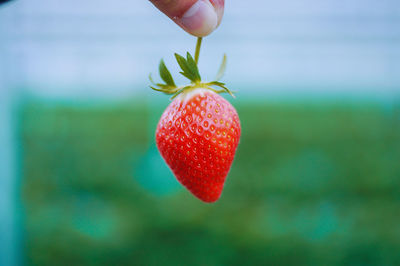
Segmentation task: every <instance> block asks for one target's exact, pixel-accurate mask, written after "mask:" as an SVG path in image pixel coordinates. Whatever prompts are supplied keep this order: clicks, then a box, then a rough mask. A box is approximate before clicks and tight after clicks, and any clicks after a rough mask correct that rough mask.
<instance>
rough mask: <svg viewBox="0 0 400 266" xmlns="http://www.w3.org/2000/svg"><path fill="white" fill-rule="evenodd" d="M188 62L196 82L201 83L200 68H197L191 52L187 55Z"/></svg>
mask: <svg viewBox="0 0 400 266" xmlns="http://www.w3.org/2000/svg"><path fill="white" fill-rule="evenodd" d="M186 61H187V63H188V66H189V68H190V71H192V73H193V75H194V77H195V78H196V81H200V80H201V77H200V73H199V68H198V67H197V64H196V61H194V59H193V57H192V56H191V55H190V53H189V52H187V53H186Z"/></svg>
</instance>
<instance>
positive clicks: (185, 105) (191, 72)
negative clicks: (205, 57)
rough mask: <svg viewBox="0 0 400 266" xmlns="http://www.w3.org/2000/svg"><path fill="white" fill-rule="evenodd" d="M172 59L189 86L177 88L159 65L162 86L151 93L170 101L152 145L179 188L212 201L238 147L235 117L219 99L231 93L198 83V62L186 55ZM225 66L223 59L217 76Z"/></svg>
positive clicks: (224, 89) (230, 106)
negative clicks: (222, 94)
mask: <svg viewBox="0 0 400 266" xmlns="http://www.w3.org/2000/svg"><path fill="white" fill-rule="evenodd" d="M196 54H197V55H198V53H196ZM175 57H176V59H177V61H178V64H179V65H180V67H181V69H182V72H181V74H182V75H184V76H185V77H187V78H188V79H190V80H191V81H192V83H191V84H190V85H188V86H184V87H177V86H176V85H175V82H174V81H173V79H172V76H171V74H170V72H169V71H168V69H167V68H166V66H165V64H164V62H163V61H162V60H161V63H160V66H159V70H160V76H161V78H162V79H163V80H164V81H165V84H161V83H157V84H155V85H156V86H157V87H158V88H155V87H151V88H152V89H154V90H157V91H162V92H164V93H167V94H173V95H174V96H173V101H172V103H171V104H170V105H169V106H168V107H167V108H166V110H165V111H164V113H163V114H162V116H161V119H160V121H159V123H158V126H157V130H156V144H157V147H158V149H159V151H160V153H161V156H162V157H163V158H164V160H165V162H166V163H167V165H168V166H169V167H170V169H171V170H172V172H173V173H174V175H175V176H176V178H177V179H178V181H179V182H180V183H181V184H182V185H183V186H185V187H186V188H187V189H188V190H189V191H190V192H191V193H192V194H193V195H194V196H196V197H197V198H199V199H200V200H202V201H204V202H209V203H211V202H215V201H217V200H218V199H219V198H220V196H221V193H222V190H223V187H224V183H225V179H226V176H227V175H228V172H229V169H230V167H231V165H232V162H233V159H234V156H235V152H236V148H237V146H238V144H239V139H240V133H241V127H240V121H239V117H238V114H237V112H236V110H235V108H234V107H233V106H232V105H231V104H230V103H229V102H228V101H227V100H225V99H224V98H223V97H221V96H220V95H219V94H218V93H220V92H228V93H230V94H231V92H230V91H229V90H228V89H227V88H226V87H225V84H224V83H222V82H219V81H213V82H208V83H203V82H201V78H200V74H199V71H198V68H197V60H194V59H193V58H192V56H191V55H190V54H189V53H187V57H186V58H184V57H182V56H180V55H178V54H175ZM225 64H226V57H225V56H224V60H223V63H222V65H221V67H220V71H219V75H218V77H221V76H222V73H223V71H224V69H225ZM150 80H151V81H152V79H151V78H150ZM217 80H218V79H217ZM152 82H153V81H152ZM153 83H154V82H153ZM213 86H218V87H220V88H222V90H215V89H214V88H213Z"/></svg>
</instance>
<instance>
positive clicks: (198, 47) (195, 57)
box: [194, 37, 203, 65]
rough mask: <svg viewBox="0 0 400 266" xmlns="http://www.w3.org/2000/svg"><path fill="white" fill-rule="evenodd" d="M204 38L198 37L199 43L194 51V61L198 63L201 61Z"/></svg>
mask: <svg viewBox="0 0 400 266" xmlns="http://www.w3.org/2000/svg"><path fill="white" fill-rule="evenodd" d="M202 40H203V38H202V37H198V38H197V43H196V51H195V53H194V61H195V62H196V65H198V63H199V56H200V48H201V41H202Z"/></svg>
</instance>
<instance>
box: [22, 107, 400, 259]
mask: <svg viewBox="0 0 400 266" xmlns="http://www.w3.org/2000/svg"><path fill="white" fill-rule="evenodd" d="M236 106H237V110H238V112H239V114H240V118H241V121H242V128H243V129H242V130H243V135H242V139H241V143H240V146H239V148H238V153H237V157H236V160H235V162H234V164H233V167H232V170H231V173H230V175H229V177H228V180H227V183H226V188H225V190H224V193H223V196H222V198H221V199H220V200H219V201H218V202H217V203H216V204H212V205H208V204H204V203H202V202H200V201H199V200H197V199H195V198H194V197H193V196H191V195H190V194H189V193H188V192H187V191H185V190H184V189H181V188H180V187H179V185H177V184H176V182H175V181H174V179H173V177H172V176H171V175H170V174H169V172H168V170H167V169H163V170H165V171H161V172H159V173H155V172H154V171H155V170H156V169H151V168H152V167H159V166H158V165H157V164H158V163H162V162H160V161H159V160H158V159H157V156H158V154H156V155H154V156H152V155H151V154H149V153H152V152H154V153H156V151H152V145H154V144H152V142H153V141H152V140H153V136H152V134H149V132H148V128H149V127H150V128H154V127H155V123H154V121H151V115H150V113H149V112H150V111H149V109H148V108H146V105H144V104H143V103H138V102H131V103H125V104H118V105H116V104H114V105H113V104H111V105H110V104H108V105H102V104H100V105H96V106H91V107H88V106H86V105H83V106H82V105H75V106H71V105H68V104H65V103H64V104H56V105H55V104H52V103H48V102H29V103H27V104H25V105H24V106H23V109H22V110H23V111H22V113H21V124H20V134H21V145H22V146H23V147H24V152H23V155H22V156H23V158H22V169H23V171H24V174H23V176H24V182H23V200H24V203H25V206H26V226H27V228H26V230H27V234H26V252H27V257H28V258H29V261H30V262H31V263H32V264H34V265H267V264H268V265H335V264H340V265H399V264H400V253H399V252H398V250H399V248H400V227H399V223H398V217H399V216H398V215H399V211H400V194H399V187H400V179H399V176H400V164H399V158H400V120H399V117H400V108H399V106H396V107H395V108H394V109H392V110H389V111H388V110H386V109H385V108H383V106H382V105H381V104H377V103H368V102H367V103H362V104H361V103H358V104H355V103H341V104H335V103H329V102H317V103H316V102H297V103H293V102H292V103H287V102H286V103H285V102H282V103H272V102H271V103H268V102H264V103H263V104H254V103H246V102H242V103H240V104H237V105H236ZM160 107H162V106H160ZM153 111H154V112H155V113H159V114H160V113H161V111H162V110H161V109H160V108H158V109H157V108H156V109H155V110H152V112H153ZM261 118H262V119H261ZM155 156H156V157H155ZM146 157H148V159H147V160H155V162H148V161H146V160H145V159H143V158H146ZM140 168H142V170H141V171H140V170H138V169H140ZM143 168H145V169H143ZM146 168H147V169H146ZM141 174H147V175H148V178H150V179H151V182H155V183H156V184H153V185H152V186H143V182H145V183H146V181H143V179H144V178H145V177H143V176H139V175H141ZM157 179H159V180H157ZM164 179H169V181H165V180H164ZM147 182H149V181H147ZM158 182H160V183H161V184H162V185H163V187H161V188H160V184H157V183H158ZM165 182H167V183H168V182H169V183H168V184H165ZM141 184H142V185H141ZM165 185H166V186H165ZM174 185H176V187H175V188H174Z"/></svg>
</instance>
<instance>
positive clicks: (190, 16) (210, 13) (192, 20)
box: [150, 0, 225, 37]
mask: <svg viewBox="0 0 400 266" xmlns="http://www.w3.org/2000/svg"><path fill="white" fill-rule="evenodd" d="M150 2H152V3H153V4H154V5H155V6H156V7H157V8H158V9H160V10H161V11H162V12H163V13H164V14H166V15H167V16H168V17H169V18H171V19H172V20H173V21H174V22H175V23H176V24H178V25H179V26H180V27H181V28H182V29H184V30H185V31H187V32H188V33H190V34H192V35H194V36H197V37H204V36H207V35H209V34H210V33H211V32H213V31H214V30H215V29H216V28H217V27H218V26H219V24H220V23H221V19H222V16H223V15H224V5H225V0H150Z"/></svg>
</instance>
